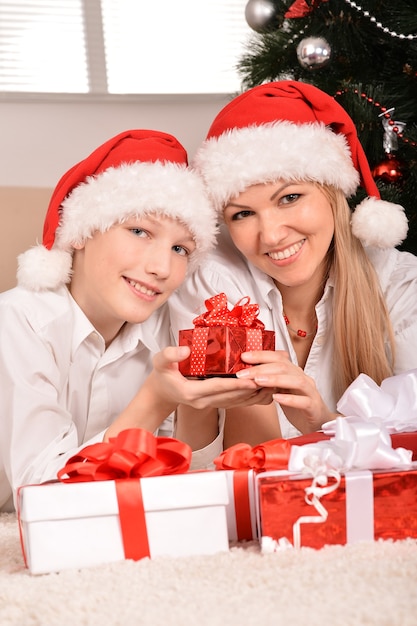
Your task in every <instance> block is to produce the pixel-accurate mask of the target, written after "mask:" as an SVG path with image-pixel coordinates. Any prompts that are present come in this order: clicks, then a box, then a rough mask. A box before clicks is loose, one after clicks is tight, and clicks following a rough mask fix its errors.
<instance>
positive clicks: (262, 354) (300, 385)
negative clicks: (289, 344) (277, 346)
mask: <svg viewBox="0 0 417 626" xmlns="http://www.w3.org/2000/svg"><path fill="white" fill-rule="evenodd" d="M242 361H245V362H246V363H253V364H254V367H251V368H249V369H245V370H241V371H240V372H238V374H237V376H238V377H239V379H240V380H242V379H248V378H250V379H251V380H253V381H254V382H255V383H256V384H257V385H259V386H260V387H263V388H269V389H270V391H272V393H273V399H274V400H275V401H276V402H278V403H279V404H280V405H281V406H282V407H283V409H284V412H285V415H286V417H287V419H288V420H289V421H290V422H291V424H293V425H294V426H295V428H297V429H298V430H299V431H300V432H302V433H303V434H306V433H311V432H314V431H316V430H319V429H320V428H321V426H322V425H323V424H324V423H325V422H328V421H330V420H332V419H333V418H334V416H335V415H336V414H335V413H332V412H331V411H330V410H329V409H328V407H327V406H326V405H325V403H324V401H323V399H322V397H321V395H320V394H319V392H318V391H317V387H316V383H315V382H314V380H313V379H312V378H311V377H310V376H307V374H305V373H304V371H303V370H302V368H301V367H298V366H297V365H294V364H293V363H291V361H290V359H289V356H288V354H287V352H284V351H280V350H277V351H275V352H273V351H267V350H264V351H254V352H244V353H243V354H242Z"/></svg>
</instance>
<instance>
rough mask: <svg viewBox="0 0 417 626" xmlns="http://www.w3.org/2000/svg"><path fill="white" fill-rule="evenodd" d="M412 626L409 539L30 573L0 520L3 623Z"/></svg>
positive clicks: (414, 593)
mask: <svg viewBox="0 0 417 626" xmlns="http://www.w3.org/2000/svg"><path fill="white" fill-rule="evenodd" d="M119 624H120V625H123V626H148V625H149V626H151V625H152V626H194V625H195V626H217V625H218V626H235V625H236V626H252V625H256V626H281V625H285V626H298V625H300V626H301V625H303V626H304V625H306V626H369V625H372V626H373V625H375V626H416V624H417V540H413V539H408V540H406V541H401V542H397V543H393V542H378V543H366V544H356V545H353V546H328V547H326V548H324V549H322V550H318V551H316V550H312V549H308V548H303V549H301V550H300V551H296V550H293V549H290V550H286V551H284V552H280V553H275V554H268V555H262V554H260V551H259V547H258V545H257V543H255V542H254V543H250V544H246V545H239V546H238V547H233V548H232V549H231V551H230V552H228V553H222V554H218V555H215V556H205V557H188V558H180V559H172V558H159V559H155V560H149V559H144V560H142V561H138V562H133V561H124V562H121V563H114V564H111V565H106V566H102V567H98V568H92V569H84V570H80V571H75V570H67V571H64V572H61V573H60V574H48V575H43V576H32V575H30V574H29V573H28V572H27V571H26V570H25V569H24V564H23V558H22V554H21V550H20V544H19V536H18V528H17V522H16V518H15V516H14V515H13V514H1V515H0V625H1V626H84V625H87V626H90V625H91V626H93V625H94V626H118V625H119Z"/></svg>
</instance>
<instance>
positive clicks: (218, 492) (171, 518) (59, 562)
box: [18, 472, 229, 574]
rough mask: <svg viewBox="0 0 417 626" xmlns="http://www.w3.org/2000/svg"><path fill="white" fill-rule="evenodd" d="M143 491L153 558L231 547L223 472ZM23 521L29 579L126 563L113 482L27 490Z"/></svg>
mask: <svg viewBox="0 0 417 626" xmlns="http://www.w3.org/2000/svg"><path fill="white" fill-rule="evenodd" d="M138 480H139V479H138ZM122 482H123V481H122ZM135 487H136V485H135ZM140 487H141V492H142V500H143V507H144V510H145V514H144V518H145V523H146V530H147V540H148V544H149V556H150V558H152V557H156V556H172V557H178V556H189V555H203V554H214V553H216V552H222V551H227V550H228V549H229V539H228V529H227V517H226V505H227V504H228V500H229V497H228V489H227V481H226V476H225V475H224V474H223V472H196V473H189V474H175V475H169V476H156V477H152V478H142V479H140ZM18 517H19V523H20V527H21V537H22V549H23V553H24V556H25V561H26V565H27V567H28V568H29V571H30V573H31V574H43V573H48V572H55V571H60V570H63V569H69V568H83V567H91V566H96V565H101V564H103V563H109V562H113V561H120V560H123V559H125V558H126V553H125V547H124V538H123V536H122V535H123V533H122V527H121V521H120V514H119V502H118V497H117V492H116V482H115V481H112V480H108V481H96V482H94V481H93V482H79V483H67V484H62V483H59V482H56V483H55V482H54V483H45V484H43V485H26V486H24V487H21V489H20V490H19V505H18ZM139 533H140V529H139V530H138V534H139ZM142 534H143V532H142Z"/></svg>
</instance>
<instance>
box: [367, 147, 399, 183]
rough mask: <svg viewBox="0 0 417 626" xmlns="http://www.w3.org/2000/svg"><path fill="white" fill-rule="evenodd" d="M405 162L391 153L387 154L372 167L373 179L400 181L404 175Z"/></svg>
mask: <svg viewBox="0 0 417 626" xmlns="http://www.w3.org/2000/svg"><path fill="white" fill-rule="evenodd" d="M405 170H406V167H405V164H404V163H403V162H402V161H400V159H398V158H397V157H396V156H394V155H393V154H387V157H386V158H385V159H384V160H383V161H381V163H379V164H378V165H375V167H374V168H373V169H372V176H373V177H374V180H380V181H382V182H383V183H389V184H393V183H401V182H402V180H403V179H404V176H405Z"/></svg>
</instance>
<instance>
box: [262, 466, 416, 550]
mask: <svg viewBox="0 0 417 626" xmlns="http://www.w3.org/2000/svg"><path fill="white" fill-rule="evenodd" d="M256 480H257V497H258V500H257V504H258V507H259V508H258V518H259V522H258V523H259V526H260V535H261V537H262V540H263V539H264V538H268V541H269V539H271V540H273V541H276V542H279V543H280V542H282V541H284V542H288V541H289V542H290V543H291V544H293V545H296V543H297V541H296V535H297V534H298V537H299V542H300V545H301V546H303V547H311V548H316V549H318V548H322V547H323V546H325V545H327V544H342V545H343V544H346V543H355V542H358V541H373V540H377V539H393V540H397V539H405V538H407V537H417V466H416V465H414V466H413V468H412V469H410V470H403V471H401V470H392V471H374V472H372V471H370V470H358V471H349V472H347V473H346V474H345V475H343V476H342V477H341V479H340V484H339V485H338V486H337V488H336V489H334V490H333V491H331V492H330V493H327V494H325V495H323V496H322V497H321V498H320V505H321V506H322V507H324V510H325V512H327V519H326V516H324V519H321V516H320V512H319V509H317V510H316V509H315V507H314V506H311V504H312V502H311V501H310V502H309V498H308V497H306V493H307V492H306V489H307V490H308V489H309V487H311V485H312V478H311V477H310V478H306V477H305V475H304V474H303V475H301V474H291V473H290V472H288V471H284V472H282V471H281V472H267V473H264V474H260V475H259V476H257V479H256ZM316 522H318V523H316ZM297 527H298V530H297Z"/></svg>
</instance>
